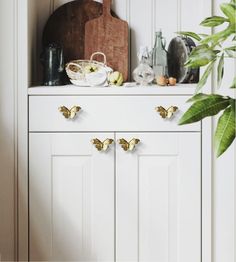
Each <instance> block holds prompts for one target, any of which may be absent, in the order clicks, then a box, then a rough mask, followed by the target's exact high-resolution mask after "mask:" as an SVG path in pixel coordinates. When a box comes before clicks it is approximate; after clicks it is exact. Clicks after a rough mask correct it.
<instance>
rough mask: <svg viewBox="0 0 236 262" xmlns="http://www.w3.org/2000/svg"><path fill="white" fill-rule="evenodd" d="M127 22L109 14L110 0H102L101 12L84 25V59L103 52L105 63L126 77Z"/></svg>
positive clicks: (127, 50) (127, 53)
mask: <svg viewBox="0 0 236 262" xmlns="http://www.w3.org/2000/svg"><path fill="white" fill-rule="evenodd" d="M128 34H129V29H128V23H127V22H126V21H123V20H120V19H118V18H115V17H113V16H112V15H111V0H103V14H102V15H101V16H100V17H99V18H96V19H93V20H90V21H88V22H87V23H86V25H85V59H89V58H90V56H91V55H92V54H93V53H94V52H97V51H99V52H103V53H104V54H105V55H106V57H107V64H108V66H110V67H111V68H113V69H114V70H116V71H119V72H121V73H122V74H123V77H124V80H125V81H126V80H127V79H128V69H129V66H128V65H129V61H128V60H129V59H128V58H129V49H128Z"/></svg>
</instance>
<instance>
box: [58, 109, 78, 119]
mask: <svg viewBox="0 0 236 262" xmlns="http://www.w3.org/2000/svg"><path fill="white" fill-rule="evenodd" d="M80 109H81V107H79V106H73V107H72V108H71V109H68V108H67V107H65V106H61V107H59V108H58V110H59V111H60V112H61V113H62V114H63V116H64V117H65V118H67V119H73V118H75V116H76V114H77V113H78V112H79V111H80Z"/></svg>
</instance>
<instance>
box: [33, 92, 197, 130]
mask: <svg viewBox="0 0 236 262" xmlns="http://www.w3.org/2000/svg"><path fill="white" fill-rule="evenodd" d="M187 99H188V96H30V97H29V131H30V132H57V131H58V132H70V131H71V132H73V131H121V132H124V131H139V132H140V131H200V130H201V123H200V122H199V123H195V124H192V125H184V126H179V125H178V121H179V119H180V117H181V116H182V115H183V113H184V112H185V111H186V109H187V108H188V106H189V104H186V100H187ZM61 106H65V107H67V108H69V109H70V108H72V107H73V106H79V107H81V110H80V111H79V112H78V113H77V115H76V117H75V118H74V119H66V118H65V117H64V116H63V115H62V113H61V112H59V110H58V108H59V107H61ZM159 106H162V107H164V108H166V109H168V108H169V107H171V106H176V107H178V110H177V111H176V112H175V113H174V115H173V117H171V118H170V119H167V118H166V119H164V118H162V117H161V116H160V113H158V112H157V111H156V110H155V108H156V107H159Z"/></svg>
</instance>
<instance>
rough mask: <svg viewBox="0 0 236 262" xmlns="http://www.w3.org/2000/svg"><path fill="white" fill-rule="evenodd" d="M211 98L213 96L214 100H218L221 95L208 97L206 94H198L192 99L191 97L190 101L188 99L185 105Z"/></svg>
mask: <svg viewBox="0 0 236 262" xmlns="http://www.w3.org/2000/svg"><path fill="white" fill-rule="evenodd" d="M212 96H214V98H215V99H216V98H219V99H220V98H221V97H222V96H221V95H217V94H214V95H208V94H203V93H198V94H196V95H194V96H193V97H191V98H190V99H188V100H187V103H193V102H197V101H202V100H205V99H208V98H209V97H212Z"/></svg>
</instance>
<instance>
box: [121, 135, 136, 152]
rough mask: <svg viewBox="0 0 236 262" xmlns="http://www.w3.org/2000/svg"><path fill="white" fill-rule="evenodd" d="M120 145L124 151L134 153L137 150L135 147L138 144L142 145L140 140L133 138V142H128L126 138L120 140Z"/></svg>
mask: <svg viewBox="0 0 236 262" xmlns="http://www.w3.org/2000/svg"><path fill="white" fill-rule="evenodd" d="M118 143H119V144H120V145H121V147H122V148H123V149H124V151H133V150H134V149H135V146H136V145H137V144H138V143H140V140H139V139H137V138H133V139H132V140H130V141H129V142H128V141H126V140H125V139H124V138H121V139H119V140H118Z"/></svg>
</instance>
